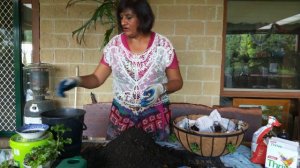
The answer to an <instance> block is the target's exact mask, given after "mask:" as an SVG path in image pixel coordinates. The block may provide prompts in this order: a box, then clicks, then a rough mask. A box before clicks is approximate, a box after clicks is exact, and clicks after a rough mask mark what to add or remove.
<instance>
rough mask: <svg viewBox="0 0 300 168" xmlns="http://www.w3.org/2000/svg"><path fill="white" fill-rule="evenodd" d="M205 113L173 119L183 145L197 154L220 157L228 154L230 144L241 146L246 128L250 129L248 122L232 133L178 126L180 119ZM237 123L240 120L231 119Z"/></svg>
mask: <svg viewBox="0 0 300 168" xmlns="http://www.w3.org/2000/svg"><path fill="white" fill-rule="evenodd" d="M202 116H204V115H196V114H192V115H187V116H180V117H177V118H176V119H175V120H174V121H173V130H174V133H175V135H176V137H177V139H178V141H179V142H180V143H181V144H182V146H183V147H184V148H185V149H186V150H188V151H190V152H193V153H195V154H197V155H200V156H204V157H218V156H222V155H226V154H228V153H229V152H230V151H229V150H228V145H230V146H234V147H235V148H237V147H239V146H240V144H241V142H242V140H243V138H244V134H245V132H246V130H247V129H248V127H249V125H248V123H246V122H244V123H243V125H242V127H241V129H239V130H237V131H233V132H230V133H226V132H198V131H194V130H186V129H183V128H180V127H178V126H177V123H178V122H179V121H182V120H183V119H184V118H188V119H191V120H196V119H197V118H200V117H202ZM231 121H233V122H234V123H235V124H237V123H238V121H239V120H236V119H231Z"/></svg>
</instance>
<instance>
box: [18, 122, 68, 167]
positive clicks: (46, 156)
mask: <svg viewBox="0 0 300 168" xmlns="http://www.w3.org/2000/svg"><path fill="white" fill-rule="evenodd" d="M51 130H52V131H54V133H55V134H56V140H49V141H48V143H47V144H46V145H42V146H37V147H33V148H32V149H31V151H30V153H27V154H26V155H25V158H24V163H25V164H26V165H29V166H31V167H32V168H37V167H38V166H39V165H45V164H46V163H47V162H49V161H54V160H55V159H57V158H58V156H59V155H60V154H61V151H63V150H64V145H65V144H71V142H72V140H71V139H70V138H66V139H65V138H63V137H62V135H63V134H64V133H65V132H66V131H71V129H70V128H65V126H64V125H63V124H57V125H55V126H52V127H51Z"/></svg>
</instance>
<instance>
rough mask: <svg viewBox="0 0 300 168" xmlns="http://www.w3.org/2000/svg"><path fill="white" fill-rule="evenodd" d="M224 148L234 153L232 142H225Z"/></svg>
mask: <svg viewBox="0 0 300 168" xmlns="http://www.w3.org/2000/svg"><path fill="white" fill-rule="evenodd" d="M226 149H227V150H228V152H229V153H234V152H235V151H236V146H234V145H233V144H232V143H228V144H226Z"/></svg>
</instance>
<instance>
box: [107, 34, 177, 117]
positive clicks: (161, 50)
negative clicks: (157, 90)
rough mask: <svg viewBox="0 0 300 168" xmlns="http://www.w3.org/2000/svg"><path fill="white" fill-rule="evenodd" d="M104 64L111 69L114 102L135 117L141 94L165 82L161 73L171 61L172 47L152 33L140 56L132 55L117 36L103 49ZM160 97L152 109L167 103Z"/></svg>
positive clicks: (158, 35)
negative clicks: (152, 36) (132, 113)
mask: <svg viewBox="0 0 300 168" xmlns="http://www.w3.org/2000/svg"><path fill="white" fill-rule="evenodd" d="M103 51H104V55H103V59H104V61H105V62H106V63H107V64H108V65H109V66H110V67H111V69H112V76H113V91H114V99H115V100H116V101H117V102H118V103H119V104H121V105H122V106H124V107H126V108H129V109H131V110H132V111H133V112H134V113H136V114H138V113H140V112H142V111H144V110H145V108H143V107H141V106H140V101H141V99H142V97H143V91H144V90H145V89H146V88H147V87H148V86H149V85H152V84H156V83H166V82H167V77H166V73H165V70H166V68H167V67H168V66H169V65H170V64H171V63H172V61H173V59H174V55H175V52H174V48H173V46H172V44H171V42H170V41H169V40H168V39H167V38H166V37H164V36H162V35H160V34H158V33H155V36H154V40H153V43H152V45H151V46H149V47H148V48H147V50H146V51H145V52H143V53H138V54H137V53H133V52H131V51H130V50H129V49H128V48H127V47H125V45H124V44H123V43H122V38H121V34H119V35H116V36H115V37H113V38H112V39H111V40H110V42H109V43H108V44H107V46H106V47H105V48H104V50H103ZM168 101H169V97H168V95H166V94H165V95H163V96H162V97H161V99H159V100H158V101H157V102H156V103H155V104H154V106H156V105H159V104H161V103H164V102H168Z"/></svg>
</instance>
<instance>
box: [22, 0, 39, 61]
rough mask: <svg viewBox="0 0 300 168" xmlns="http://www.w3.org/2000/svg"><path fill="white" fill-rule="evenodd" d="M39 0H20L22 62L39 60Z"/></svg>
mask: <svg viewBox="0 0 300 168" xmlns="http://www.w3.org/2000/svg"><path fill="white" fill-rule="evenodd" d="M39 26H40V21H39V0H21V33H22V42H21V48H22V52H21V54H22V63H23V64H28V63H33V62H40V57H39V52H40V51H39V50H40V44H39V31H40V30H39Z"/></svg>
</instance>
